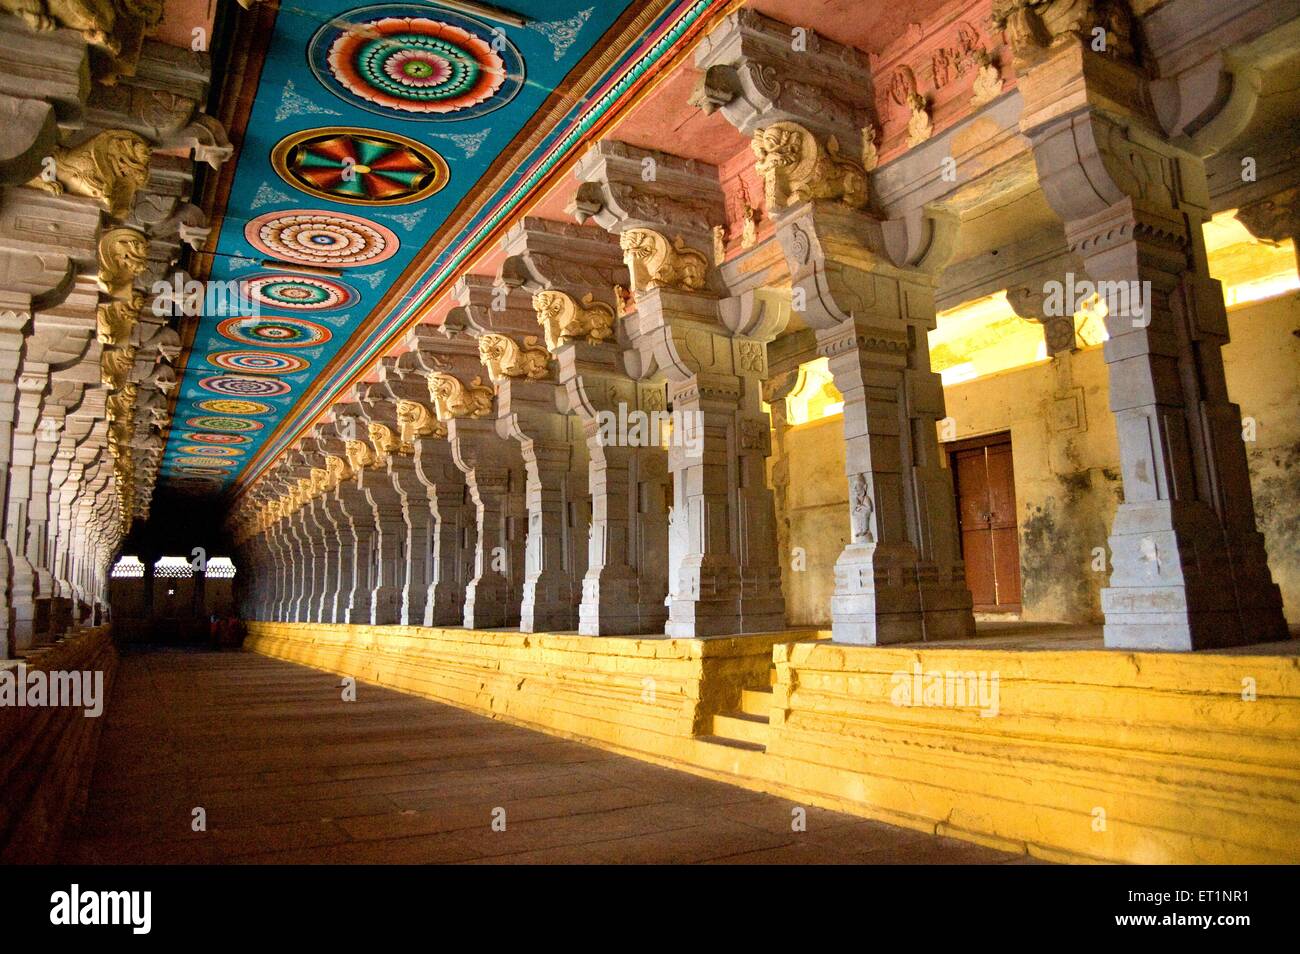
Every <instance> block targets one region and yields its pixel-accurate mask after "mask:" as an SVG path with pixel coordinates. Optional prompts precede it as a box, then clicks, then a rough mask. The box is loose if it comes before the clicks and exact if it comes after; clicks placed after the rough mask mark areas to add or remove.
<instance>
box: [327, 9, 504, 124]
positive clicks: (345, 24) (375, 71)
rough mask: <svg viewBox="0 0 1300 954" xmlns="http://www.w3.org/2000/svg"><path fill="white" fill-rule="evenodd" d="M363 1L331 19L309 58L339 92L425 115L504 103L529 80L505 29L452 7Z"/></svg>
mask: <svg viewBox="0 0 1300 954" xmlns="http://www.w3.org/2000/svg"><path fill="white" fill-rule="evenodd" d="M429 13H430V11H429V9H428V8H427V7H421V6H414V5H406V4H385V5H381V6H374V7H362V8H360V9H357V10H353V11H351V12H349V13H346V14H344V15H342V16H341V17H335V18H334V19H332V20H330V21H329V22H328V23H326V24H325V25H324V26H323V27H321V28H320V30H318V31H317V33H316V35H315V36H314V37H313V38H312V41H311V46H310V48H309V50H308V60H309V62H310V63H311V68H312V71H313V72H314V73H315V74H316V77H317V78H318V79H319V80H320V81H321V83H323V84H324V85H325V87H326V88H327V89H329V90H330V91H331V92H332V93H334V95H336V96H338V97H339V98H340V99H342V100H344V101H346V102H348V103H351V104H352V105H353V106H356V107H358V108H360V109H364V110H368V111H369V112H373V113H382V114H386V115H392V114H394V113H396V114H398V115H401V116H403V117H405V118H407V119H418V120H422V121H427V122H446V121H450V120H462V119H472V118H474V117H476V116H482V115H483V114H484V113H488V112H491V111H492V110H494V109H499V108H500V107H502V106H504V105H505V104H506V103H508V102H510V100H512V99H514V97H515V95H516V94H517V93H518V92H519V90H520V89H521V88H522V87H523V85H524V61H523V58H522V57H521V56H520V55H519V51H518V50H517V49H515V46H514V44H513V43H511V42H510V40H509V39H508V38H507V37H506V35H505V32H504V31H503V30H500V29H493V28H492V27H489V26H488V25H487V24H485V23H480V22H479V21H478V20H475V19H472V18H470V17H467V16H462V15H460V14H456V13H451V12H450V11H447V10H439V11H438V18H437V19H436V20H435V19H430V18H429V17H428V14H429Z"/></svg>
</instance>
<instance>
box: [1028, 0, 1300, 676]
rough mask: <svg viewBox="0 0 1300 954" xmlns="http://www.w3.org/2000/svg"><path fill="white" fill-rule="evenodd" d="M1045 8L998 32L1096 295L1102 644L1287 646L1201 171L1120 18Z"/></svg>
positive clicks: (1048, 188) (1046, 182) (1099, 11)
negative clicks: (1209, 253) (1102, 334)
mask: <svg viewBox="0 0 1300 954" xmlns="http://www.w3.org/2000/svg"><path fill="white" fill-rule="evenodd" d="M1054 13H1055V11H1052V10H1048V11H1030V10H1025V11H1019V12H1016V13H1013V14H1009V16H1010V17H1011V20H1010V21H1009V22H1011V23H1012V25H1013V26H1018V27H1024V28H1023V29H1016V30H1015V31H1014V32H1013V33H1012V34H1011V36H1012V40H1013V47H1014V51H1015V56H1016V73H1017V76H1018V77H1019V88H1020V91H1021V95H1022V96H1023V98H1024V109H1023V112H1022V115H1021V123H1020V126H1021V131H1022V133H1024V134H1025V135H1026V136H1027V137H1028V139H1029V140H1030V142H1031V144H1032V147H1033V154H1034V162H1035V165H1036V167H1037V170H1038V178H1039V182H1040V183H1041V185H1042V188H1043V193H1044V195H1045V196H1046V198H1047V200H1048V202H1049V203H1050V204H1051V205H1052V207H1053V208H1054V209H1055V210H1056V212H1057V214H1058V215H1060V217H1061V219H1062V221H1063V222H1064V224H1065V232H1066V238H1067V241H1068V243H1069V246H1070V250H1071V251H1072V252H1073V253H1075V254H1077V255H1078V256H1079V257H1080V258H1081V259H1082V260H1083V265H1084V268H1085V270H1086V278H1085V277H1084V276H1077V277H1076V280H1075V287H1076V289H1077V290H1079V291H1080V292H1081V296H1082V294H1086V293H1087V292H1089V291H1093V290H1095V291H1096V292H1097V293H1099V294H1100V295H1101V297H1102V299H1103V300H1104V301H1105V302H1106V304H1107V310H1108V312H1109V314H1108V315H1107V318H1106V328H1107V332H1108V333H1109V340H1108V341H1107V342H1106V344H1105V347H1104V352H1103V353H1104V355H1105V359H1106V366H1107V370H1108V372H1109V376H1110V403H1111V409H1112V410H1113V411H1114V412H1115V417H1116V425H1117V428H1118V432H1119V447H1120V467H1121V472H1122V477H1123V484H1124V500H1123V502H1122V503H1121V504H1120V505H1119V508H1118V510H1117V511H1116V514H1115V522H1114V524H1113V526H1112V530H1111V536H1110V551H1111V564H1112V567H1113V569H1112V572H1111V577H1110V583H1109V586H1107V587H1106V588H1105V589H1103V590H1102V609H1103V611H1104V612H1105V616H1106V627H1105V640H1106V645H1107V646H1114V647H1123V648H1142V649H1151V648H1159V649H1175V650H1192V649H1202V648H1207V647H1218V646H1230V645H1239V644H1242V643H1249V642H1265V641H1270V640H1277V639H1284V638H1285V637H1286V627H1285V623H1284V621H1283V617H1282V605H1281V595H1280V593H1279V591H1278V588H1277V586H1276V584H1274V583H1273V581H1272V578H1271V575H1270V573H1269V569H1268V564H1267V562H1266V555H1265V551H1264V545H1263V539H1262V536H1261V535H1260V534H1259V532H1258V531H1257V529H1256V525H1255V512H1254V504H1253V501H1252V496H1251V488H1250V477H1249V472H1248V469H1247V464H1246V451H1245V447H1244V445H1243V443H1242V436H1241V413H1240V409H1239V408H1238V407H1237V405H1235V404H1233V403H1232V402H1231V401H1230V400H1229V398H1228V393H1227V386H1226V383H1225V379H1224V374H1223V360H1222V353H1221V352H1222V348H1223V345H1224V344H1225V343H1227V341H1228V323H1227V313H1226V310H1225V308H1224V303H1223V294H1222V290H1221V289H1220V287H1219V283H1218V282H1217V281H1215V280H1213V279H1212V278H1210V276H1209V269H1208V265H1207V262H1206V254H1205V245H1204V239H1203V234H1202V230H1201V226H1202V224H1203V223H1204V221H1205V220H1206V218H1207V217H1208V216H1209V209H1208V206H1209V196H1208V190H1207V187H1206V183H1205V171H1204V164H1203V162H1202V160H1201V159H1200V157H1199V156H1197V155H1193V154H1191V153H1189V152H1185V151H1183V150H1182V149H1181V148H1180V147H1178V146H1175V145H1174V144H1173V143H1172V142H1171V141H1169V140H1168V139H1167V138H1166V137H1165V135H1164V132H1163V130H1162V129H1161V127H1160V125H1159V122H1158V121H1157V119H1156V117H1154V116H1152V115H1151V111H1150V105H1149V104H1150V95H1149V93H1150V79H1149V74H1148V72H1147V69H1146V67H1145V66H1144V64H1143V63H1142V62H1141V59H1140V53H1139V51H1138V50H1137V49H1136V48H1135V47H1134V45H1133V44H1132V43H1131V42H1130V39H1129V38H1130V36H1131V35H1132V28H1133V20H1132V17H1131V15H1130V14H1129V12H1128V9H1127V7H1126V6H1124V5H1123V4H1111V5H1109V6H1107V7H1106V8H1102V7H1100V6H1093V5H1088V6H1087V7H1086V8H1083V9H1081V10H1079V11H1076V12H1075V14H1073V15H1072V17H1073V18H1072V19H1066V20H1063V19H1060V18H1059V17H1056V16H1055V15H1054ZM1076 21H1077V22H1076ZM1094 27H1100V28H1102V29H1105V30H1106V31H1107V34H1108V36H1114V37H1115V40H1114V41H1113V42H1111V43H1108V44H1107V47H1106V52H1104V53H1099V52H1095V51H1093V49H1092V48H1091V46H1090V45H1089V44H1088V43H1087V42H1086V41H1085V40H1081V39H1080V36H1087V35H1088V33H1089V31H1090V30H1091V29H1093V28H1094ZM1062 91H1064V92H1062ZM1081 283H1085V284H1081ZM1086 283H1092V284H1093V287H1092V288H1089V287H1088V284H1086ZM1067 304H1069V303H1067Z"/></svg>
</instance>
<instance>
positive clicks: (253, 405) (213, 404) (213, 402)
mask: <svg viewBox="0 0 1300 954" xmlns="http://www.w3.org/2000/svg"><path fill="white" fill-rule="evenodd" d="M195 407H197V408H198V409H199V410H200V411H208V412H210V413H212V414H270V413H271V412H272V411H274V410H275V408H273V407H271V405H269V404H263V403H262V402H261V401H232V400H228V399H226V398H211V399H209V400H207V401H200V402H199V403H198V404H196V405H195ZM195 439H197V438H195Z"/></svg>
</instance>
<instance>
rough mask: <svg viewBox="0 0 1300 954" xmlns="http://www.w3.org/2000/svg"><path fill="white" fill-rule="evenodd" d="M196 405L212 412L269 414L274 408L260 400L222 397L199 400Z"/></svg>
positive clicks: (200, 408)
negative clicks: (238, 399) (234, 399)
mask: <svg viewBox="0 0 1300 954" xmlns="http://www.w3.org/2000/svg"><path fill="white" fill-rule="evenodd" d="M196 407H198V409H199V410H200V411H210V412H212V413H213V414H270V413H271V412H272V411H273V410H275V408H273V407H271V405H269V404H263V403H262V402H261V401H232V400H226V399H224V398H211V399H209V400H207V401H200V402H199V403H198V404H197V405H196Z"/></svg>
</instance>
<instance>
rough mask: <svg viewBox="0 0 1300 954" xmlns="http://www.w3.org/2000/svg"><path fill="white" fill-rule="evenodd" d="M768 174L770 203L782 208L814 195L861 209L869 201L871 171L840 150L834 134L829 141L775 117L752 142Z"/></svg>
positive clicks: (766, 183)
mask: <svg viewBox="0 0 1300 954" xmlns="http://www.w3.org/2000/svg"><path fill="white" fill-rule="evenodd" d="M750 148H751V149H752V150H753V152H754V157H755V158H756V159H757V162H755V164H754V168H755V169H756V170H757V171H758V172H759V173H760V174H761V175H762V176H763V184H764V187H765V188H764V193H765V199H766V202H767V208H768V211H769V213H770V212H777V211H780V210H781V209H784V208H785V207H786V206H790V205H796V204H798V203H800V202H807V201H810V200H812V199H832V200H836V201H839V202H843V203H844V204H845V205H848V206H851V207H853V208H855V209H860V208H862V207H863V206H865V205H866V204H867V175H866V172H864V171H863V169H862V167H861V166H859V165H858V164H857V163H856V162H854V161H853V160H851V159H849V158H848V157H847V156H842V155H840V144H839V140H837V139H836V138H835V137H834V136H831V137H830V138H829V139H828V140H827V141H826V146H825V147H824V148H823V146H822V145H821V144H820V143H819V142H818V141H817V137H816V136H814V135H813V134H812V133H811V132H809V131H808V130H807V129H805V128H804V127H803V126H800V125H799V124H798V123H792V122H781V123H773V124H772V125H771V126H768V127H766V128H765V129H759V130H757V131H755V133H754V138H753V140H752V141H751V142H750Z"/></svg>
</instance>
